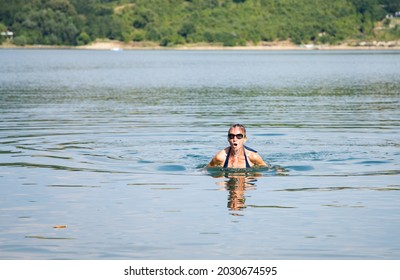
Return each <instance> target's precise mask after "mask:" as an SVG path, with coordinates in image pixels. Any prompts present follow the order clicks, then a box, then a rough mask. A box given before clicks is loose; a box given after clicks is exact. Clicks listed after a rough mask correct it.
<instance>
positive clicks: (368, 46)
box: [0, 40, 400, 51]
mask: <svg viewBox="0 0 400 280" xmlns="http://www.w3.org/2000/svg"><path fill="white" fill-rule="evenodd" d="M0 49H78V50H114V51H121V50H261V51H268V50H271V51H284V50H400V40H398V41H391V42H378V41H373V42H350V43H343V44H341V45H314V44H304V45H295V44H292V43H290V42H288V41H280V42H263V43H261V44H259V45H250V44H249V45H247V46H233V47H229V46H222V45H211V44H186V45H177V46H167V47H163V46H160V45H158V44H157V43H156V42H130V43H125V42H120V41H112V40H98V41H96V42H93V43H91V44H89V45H84V46H53V45H25V46H17V45H14V44H10V43H3V44H2V45H0Z"/></svg>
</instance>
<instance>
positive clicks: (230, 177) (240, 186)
mask: <svg viewBox="0 0 400 280" xmlns="http://www.w3.org/2000/svg"><path fill="white" fill-rule="evenodd" d="M211 176H213V177H214V178H224V181H220V182H218V183H217V185H218V186H221V187H223V188H224V190H226V191H228V208H229V209H230V210H241V209H242V208H245V207H247V206H246V204H245V202H246V192H248V191H251V190H255V189H256V187H257V185H256V182H257V177H260V176H262V175H261V173H257V172H254V171H251V172H247V171H245V170H244V171H240V170H239V171H235V170H220V171H218V170H214V171H211Z"/></svg>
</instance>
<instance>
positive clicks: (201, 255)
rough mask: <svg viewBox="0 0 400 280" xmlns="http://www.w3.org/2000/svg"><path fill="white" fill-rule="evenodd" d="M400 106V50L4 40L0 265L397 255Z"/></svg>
mask: <svg viewBox="0 0 400 280" xmlns="http://www.w3.org/2000/svg"><path fill="white" fill-rule="evenodd" d="M399 108H400V51H283V52H279V51H120V52H113V51H87V50H85V51H84V50H0V115H1V119H0V259H17V260H19V259H284V260H296V259H399V258H400V235H399V229H400V149H399V148H400V141H399V140H400V137H399V135H400V110H399ZM233 123H243V124H245V125H246V127H247V130H248V141H247V143H246V144H247V145H248V146H250V147H252V148H254V149H256V150H258V152H259V154H260V155H261V156H262V157H263V158H264V159H265V160H266V161H267V162H269V163H270V164H272V165H273V166H280V167H282V168H283V169H284V170H283V171H276V170H275V169H271V170H258V171H251V172H244V173H241V172H222V171H221V172H210V171H207V170H205V169H204V166H205V165H206V164H207V163H208V162H209V161H210V159H211V158H212V157H213V156H214V155H215V154H216V153H217V152H218V151H219V150H221V149H222V148H225V147H226V146H227V145H228V142H227V138H226V134H227V130H228V128H229V126H230V125H231V124H233Z"/></svg>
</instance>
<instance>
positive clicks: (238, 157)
mask: <svg viewBox="0 0 400 280" xmlns="http://www.w3.org/2000/svg"><path fill="white" fill-rule="evenodd" d="M246 141H247V138H246V128H245V127H244V126H243V125H241V124H234V125H232V126H231V127H230V128H229V131H228V142H229V147H227V148H225V149H223V150H221V151H220V152H218V153H217V154H216V155H215V156H214V158H213V159H212V160H211V161H210V163H209V164H208V165H207V167H223V168H251V167H254V166H259V167H269V165H268V164H267V163H265V162H264V160H263V159H262V158H261V156H260V155H259V154H257V152H256V151H254V150H252V149H250V148H248V147H246V146H245V145H244V143H245V142H246Z"/></svg>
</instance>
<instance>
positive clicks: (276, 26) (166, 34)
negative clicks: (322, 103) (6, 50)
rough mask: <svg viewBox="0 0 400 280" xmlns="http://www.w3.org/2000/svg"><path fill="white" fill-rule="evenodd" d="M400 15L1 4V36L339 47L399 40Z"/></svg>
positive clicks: (193, 2)
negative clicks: (348, 42)
mask: <svg viewBox="0 0 400 280" xmlns="http://www.w3.org/2000/svg"><path fill="white" fill-rule="evenodd" d="M399 11H400V1H399V0H335V1H326V0H186V1H185V0H117V1H112V0H85V1H82V0H12V1H10V0H0V31H1V32H2V34H3V35H4V34H5V32H6V31H8V32H12V33H13V38H12V42H13V43H14V44H16V45H33V44H42V45H69V46H79V45H86V44H89V43H91V42H93V41H95V40H98V39H110V40H119V41H123V42H132V41H133V42H146V41H151V42H156V43H157V44H159V45H160V46H174V45H181V44H188V43H190V44H195V43H207V44H220V45H224V46H242V45H247V44H254V45H257V44H260V43H261V42H274V41H284V40H290V41H291V42H292V43H294V44H308V43H314V44H331V45H335V44H339V43H341V42H344V41H346V40H384V41H390V40H399V39H400V22H399V21H398V19H400V18H399V17H396V15H398V16H400V15H399V13H398V12H399ZM377 27H379V28H377ZM5 40H11V39H10V38H8V39H7V37H6V36H0V43H2V42H4V41H5Z"/></svg>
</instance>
